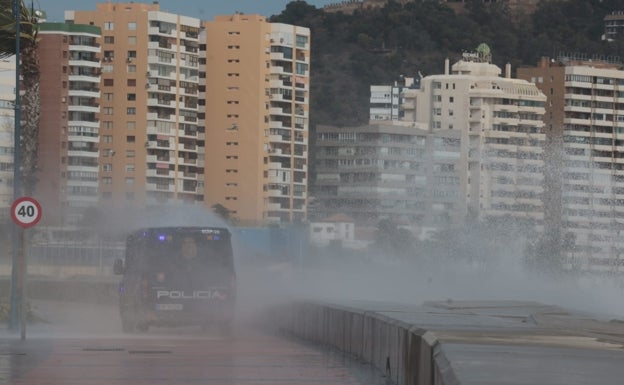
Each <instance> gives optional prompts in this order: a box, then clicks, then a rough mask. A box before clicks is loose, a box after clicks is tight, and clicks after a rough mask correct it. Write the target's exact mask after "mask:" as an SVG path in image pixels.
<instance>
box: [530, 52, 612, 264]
mask: <svg viewBox="0 0 624 385" xmlns="http://www.w3.org/2000/svg"><path fill="white" fill-rule="evenodd" d="M622 68H623V67H622V65H621V64H618V63H608V62H604V61H600V60H587V58H578V59H577V58H574V57H560V58H558V59H556V60H554V59H553V60H551V59H549V58H543V59H542V60H541V61H540V62H539V64H538V66H537V67H533V68H521V69H519V70H518V75H519V76H521V77H523V78H525V79H527V80H531V81H534V82H535V83H536V85H537V86H538V87H539V88H540V89H542V90H543V91H544V93H545V94H546V95H548V104H547V109H548V110H547V112H548V113H547V114H546V115H545V117H544V121H545V123H546V125H547V133H548V139H549V143H550V146H551V150H550V151H549V152H551V153H553V154H560V156H558V157H552V158H553V159H551V160H550V161H549V162H550V163H552V165H551V167H549V171H550V174H549V175H550V178H551V182H550V183H549V187H550V189H549V201H550V202H551V203H550V204H549V209H550V210H547V212H546V214H547V224H549V226H552V228H554V229H557V230H559V232H560V233H561V235H562V236H565V237H567V238H568V239H572V240H573V242H571V244H568V245H565V246H566V247H565V250H564V252H565V253H566V255H567V257H568V258H569V264H570V266H574V267H576V268H580V269H584V270H593V271H623V270H624V266H623V265H624V263H623V262H622V259H623V258H624V237H623V236H622V235H623V231H624V70H623V69H622ZM570 235H571V236H570Z"/></svg>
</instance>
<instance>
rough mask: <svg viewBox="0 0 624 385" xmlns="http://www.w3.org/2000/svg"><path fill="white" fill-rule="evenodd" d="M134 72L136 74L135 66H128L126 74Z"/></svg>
mask: <svg viewBox="0 0 624 385" xmlns="http://www.w3.org/2000/svg"><path fill="white" fill-rule="evenodd" d="M135 72H136V66H135V65H134V64H129V65H128V73H135Z"/></svg>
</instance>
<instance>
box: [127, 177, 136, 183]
mask: <svg viewBox="0 0 624 385" xmlns="http://www.w3.org/2000/svg"><path fill="white" fill-rule="evenodd" d="M133 184H134V178H132V177H128V178H126V185H133Z"/></svg>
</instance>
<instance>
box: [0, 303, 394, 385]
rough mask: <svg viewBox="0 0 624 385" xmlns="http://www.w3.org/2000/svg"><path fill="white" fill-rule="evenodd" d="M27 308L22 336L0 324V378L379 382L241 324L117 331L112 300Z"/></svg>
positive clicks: (86, 382) (291, 384)
mask: <svg viewBox="0 0 624 385" xmlns="http://www.w3.org/2000/svg"><path fill="white" fill-rule="evenodd" d="M33 308H34V309H35V313H38V314H43V315H44V317H42V318H45V319H46V321H47V322H45V323H43V322H39V323H35V324H32V325H30V324H29V325H28V326H27V336H26V340H24V341H22V340H20V338H19V333H17V334H12V333H9V332H8V331H7V330H6V329H5V328H4V327H0V384H10V385H26V384H28V385H34V384H36V385H73V384H76V385H77V384H80V385H100V384H101V385H122V384H124V385H125V384H132V385H141V384H185V385H192V384H206V385H213V384H214V385H216V384H219V385H224V384H225V385H227V384H259V385H264V384H288V385H297V384H324V385H332V384H335V385H343V384H353V385H356V384H360V385H382V384H383V385H385V384H387V382H386V381H385V379H384V378H383V376H381V374H380V373H379V372H377V371H375V370H374V369H372V367H370V366H369V365H365V364H362V363H359V362H356V361H355V360H353V359H352V358H351V357H348V356H345V355H344V354H342V353H339V352H336V351H332V350H327V349H324V348H322V347H321V346H318V345H314V344H309V343H306V342H303V341H301V340H295V339H291V338H287V337H285V336H280V335H273V334H271V333H267V332H264V331H261V330H258V329H257V328H254V327H251V326H249V325H243V324H240V325H237V326H236V328H235V333H234V335H233V337H224V336H221V335H219V334H218V333H217V332H215V331H207V332H202V331H201V330H199V328H197V329H195V328H177V329H167V328H154V329H150V331H148V332H147V333H144V334H130V335H125V334H122V333H121V332H120V330H119V329H120V326H119V323H118V316H117V315H116V314H117V309H116V307H115V306H97V305H89V304H81V305H77V304H63V303H62V302H50V301H35V302H34V303H33ZM3 328H4V329H3Z"/></svg>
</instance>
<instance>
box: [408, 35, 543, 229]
mask: <svg viewBox="0 0 624 385" xmlns="http://www.w3.org/2000/svg"><path fill="white" fill-rule="evenodd" d="M490 61H491V55H490V53H489V48H488V47H487V46H485V45H481V46H479V48H478V49H477V52H474V53H464V54H463V57H462V59H461V60H459V61H458V62H456V63H455V64H453V66H452V67H451V68H449V61H448V60H447V61H446V64H445V71H444V74H442V75H432V76H427V77H425V78H423V79H422V80H421V83H420V88H419V89H413V90H412V89H408V90H405V91H404V92H403V96H404V99H405V103H404V104H403V108H404V109H405V118H404V120H405V121H413V122H416V123H418V124H424V125H425V126H427V127H428V128H429V129H430V130H431V133H432V135H436V134H437V133H439V132H445V131H446V132H454V131H456V132H458V137H459V143H460V148H459V151H457V152H452V151H448V150H447V149H445V148H443V147H439V148H438V146H437V145H436V144H435V142H434V144H433V150H432V151H433V155H432V158H431V159H430V160H429V161H430V162H431V167H433V170H434V171H435V170H440V171H442V170H452V168H455V169H454V170H452V171H453V172H454V174H455V176H456V177H457V178H458V184H457V185H456V186H446V188H444V189H443V188H440V189H438V190H439V192H438V193H437V194H446V192H445V191H449V190H453V189H457V190H458V194H459V199H458V200H457V202H458V205H457V206H455V207H452V210H450V211H447V212H448V213H449V214H450V215H451V220H452V221H455V220H459V219H462V218H465V217H466V216H467V215H469V216H471V217H476V218H479V219H487V218H509V219H511V220H514V221H515V222H516V223H520V224H525V225H527V226H529V227H532V228H534V229H541V226H542V225H543V219H544V215H543V210H544V207H543V203H542V195H543V187H542V183H543V179H544V178H543V172H544V161H543V147H544V140H545V135H544V133H543V127H544V122H543V121H542V115H543V114H544V102H545V100H546V97H545V96H544V95H543V94H542V92H540V91H539V90H538V89H537V87H536V86H535V85H534V84H531V83H529V82H527V81H526V80H520V79H513V78H511V68H510V66H509V65H508V66H507V68H506V72H505V75H504V77H501V72H502V71H501V69H500V68H499V67H497V66H495V65H493V64H491V63H490ZM445 136H448V135H445ZM448 140H450V138H449V139H446V140H445V139H439V140H438V142H439V144H440V146H442V145H444V144H445V143H446V142H447V141H448ZM452 181H453V182H454V181H455V180H452ZM433 194H434V195H435V194H436V191H434V192H433ZM447 208H451V207H450V206H449V207H447Z"/></svg>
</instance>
